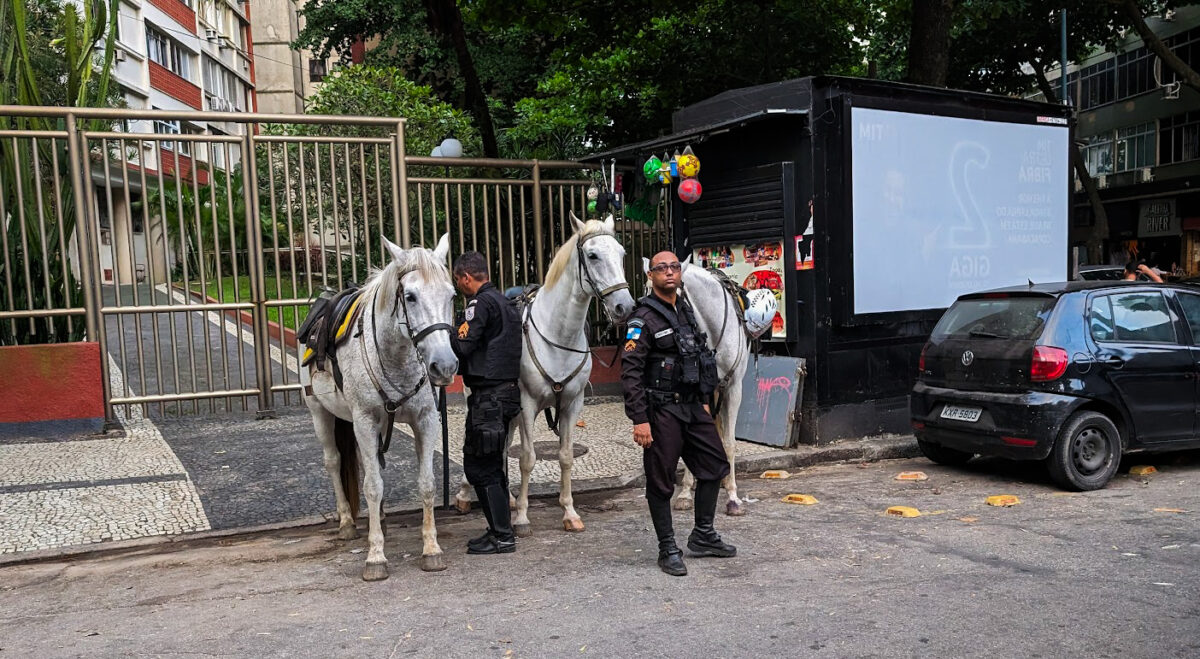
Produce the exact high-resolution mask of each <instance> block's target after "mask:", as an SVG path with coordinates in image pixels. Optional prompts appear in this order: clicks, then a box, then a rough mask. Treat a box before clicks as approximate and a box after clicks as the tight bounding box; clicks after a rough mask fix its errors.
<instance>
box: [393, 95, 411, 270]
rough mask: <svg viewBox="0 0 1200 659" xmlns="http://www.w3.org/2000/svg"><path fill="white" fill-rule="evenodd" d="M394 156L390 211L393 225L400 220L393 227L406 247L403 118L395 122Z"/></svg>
mask: <svg viewBox="0 0 1200 659" xmlns="http://www.w3.org/2000/svg"><path fill="white" fill-rule="evenodd" d="M392 149H393V150H394V153H395V156H394V157H393V161H392V162H393V163H394V164H393V165H392V213H393V217H394V219H393V225H395V222H396V220H398V221H399V222H400V225H399V226H398V227H395V226H394V229H396V230H397V231H399V232H400V246H401V247H403V248H404V249H408V248H409V247H411V246H412V240H411V238H410V237H409V233H410V230H409V224H408V164H407V163H405V162H404V120H403V119H401V120H400V121H397V122H396V135H395V140H394V141H393V143H392Z"/></svg>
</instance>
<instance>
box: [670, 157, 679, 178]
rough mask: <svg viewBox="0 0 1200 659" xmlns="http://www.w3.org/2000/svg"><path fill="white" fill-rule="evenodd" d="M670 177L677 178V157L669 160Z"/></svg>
mask: <svg viewBox="0 0 1200 659" xmlns="http://www.w3.org/2000/svg"><path fill="white" fill-rule="evenodd" d="M670 164H671V176H674V177H675V178H679V156H676V157H674V158H671V163H670Z"/></svg>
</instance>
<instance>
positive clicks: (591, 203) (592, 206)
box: [587, 199, 596, 215]
mask: <svg viewBox="0 0 1200 659" xmlns="http://www.w3.org/2000/svg"><path fill="white" fill-rule="evenodd" d="M587 210H588V214H589V215H595V214H596V200H595V199H593V200H591V201H589V202H588V205H587Z"/></svg>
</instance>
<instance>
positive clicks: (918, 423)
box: [912, 419, 925, 430]
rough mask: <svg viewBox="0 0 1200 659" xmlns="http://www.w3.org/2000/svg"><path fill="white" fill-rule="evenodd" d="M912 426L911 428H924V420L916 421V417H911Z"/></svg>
mask: <svg viewBox="0 0 1200 659" xmlns="http://www.w3.org/2000/svg"><path fill="white" fill-rule="evenodd" d="M912 428H913V430H924V429H925V422H924V421H917V420H916V419H913V422H912Z"/></svg>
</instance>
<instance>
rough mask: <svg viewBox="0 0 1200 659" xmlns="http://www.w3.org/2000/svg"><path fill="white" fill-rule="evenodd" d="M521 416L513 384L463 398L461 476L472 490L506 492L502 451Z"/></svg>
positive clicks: (514, 384) (506, 480)
mask: <svg viewBox="0 0 1200 659" xmlns="http://www.w3.org/2000/svg"><path fill="white" fill-rule="evenodd" d="M520 413H521V392H520V390H519V389H518V388H517V384H516V383H515V382H513V383H510V384H503V385H500V386H498V387H491V388H488V389H472V390H471V395H470V396H468V397H467V428H466V435H465V437H464V438H463V472H464V473H465V474H466V476H467V482H468V483H470V484H471V485H473V486H475V487H482V488H486V487H487V486H489V485H503V486H504V487H505V488H508V469H507V467H508V465H507V464H506V460H505V449H506V448H507V446H506V444H507V443H508V427H509V425H511V424H512V420H513V419H515V418H517V415H519V414H520Z"/></svg>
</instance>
